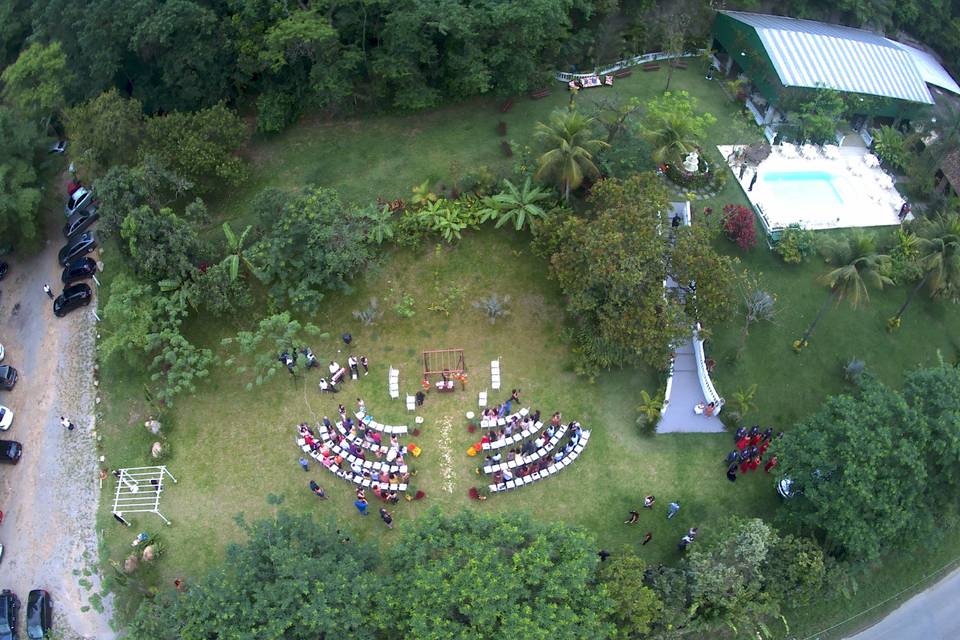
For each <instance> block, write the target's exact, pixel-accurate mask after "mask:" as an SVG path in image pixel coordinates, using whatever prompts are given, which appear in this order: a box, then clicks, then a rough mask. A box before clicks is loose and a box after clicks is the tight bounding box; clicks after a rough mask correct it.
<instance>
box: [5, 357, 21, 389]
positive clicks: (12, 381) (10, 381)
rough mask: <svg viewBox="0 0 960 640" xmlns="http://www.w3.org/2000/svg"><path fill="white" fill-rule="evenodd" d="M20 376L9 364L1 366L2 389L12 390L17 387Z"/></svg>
mask: <svg viewBox="0 0 960 640" xmlns="http://www.w3.org/2000/svg"><path fill="white" fill-rule="evenodd" d="M18 377H20V375H19V374H18V373H17V370H16V369H14V368H13V367H11V366H10V365H8V364H4V365H0V389H6V390H7V391H10V390H12V389H13V388H14V387H15V386H16V385H17V378H18Z"/></svg>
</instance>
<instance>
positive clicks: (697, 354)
mask: <svg viewBox="0 0 960 640" xmlns="http://www.w3.org/2000/svg"><path fill="white" fill-rule="evenodd" d="M693 357H694V359H695V360H696V361H697V378H698V379H699V380H700V389H701V390H702V391H703V397H704V398H706V399H707V403H710V402H712V403H713V405H714V409H713V415H719V413H720V410H721V409H722V408H723V403H724V400H723V398H721V397H720V394H719V393H717V390H716V388H714V386H713V380H711V379H710V372H709V371H707V361H706V357H705V356H704V354H703V340H701V339H700V323H699V322H698V323H697V329H696V331H694V333H693Z"/></svg>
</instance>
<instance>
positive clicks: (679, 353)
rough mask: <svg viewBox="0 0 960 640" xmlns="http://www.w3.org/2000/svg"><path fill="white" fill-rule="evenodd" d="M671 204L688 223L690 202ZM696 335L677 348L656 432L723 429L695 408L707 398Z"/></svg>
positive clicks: (670, 281)
mask: <svg viewBox="0 0 960 640" xmlns="http://www.w3.org/2000/svg"><path fill="white" fill-rule="evenodd" d="M672 207H673V209H672V210H671V212H670V218H671V219H672V218H673V217H674V216H675V215H679V216H680V218H681V219H682V220H683V223H684V224H685V225H689V224H690V203H689V202H674V203H672ZM664 285H665V286H666V287H667V288H668V289H676V288H677V287H678V284H677V283H676V282H674V281H673V279H671V278H669V277H668V278H667V281H666V282H665V283H664ZM695 339H696V336H695V335H694V336H692V337H691V338H690V340H688V341H686V342H685V343H683V344H682V345H680V346H679V347H678V348H677V349H676V352H675V353H676V355H675V357H674V360H673V372H672V374H671V376H670V380H669V382H668V383H667V395H666V399H665V410H664V412H663V414H662V416H661V418H660V423H659V424H658V425H657V433H676V432H681V433H720V432H722V431H723V430H724V427H723V423H722V422H720V418H718V417H716V416H710V417H708V416H706V415H697V414H696V413H695V412H694V410H693V408H694V407H695V406H696V405H698V404H700V403H701V402H706V401H708V400H706V398H707V397H708V394H707V393H705V392H704V389H703V385H702V384H701V382H700V378H701V375H703V376H707V373H706V370H705V369H704V370H703V372H702V374H701V373H700V369H702V368H703V367H704V364H703V362H702V357H703V347H702V345H700V346H699V349H698V345H697V344H696V342H694V340H695ZM698 351H699V352H698ZM707 380H709V377H707ZM711 387H712V385H711ZM713 393H714V394H715V392H713ZM710 399H713V398H710Z"/></svg>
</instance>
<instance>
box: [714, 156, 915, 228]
mask: <svg viewBox="0 0 960 640" xmlns="http://www.w3.org/2000/svg"><path fill="white" fill-rule="evenodd" d="M737 148H738V145H720V146H718V147H717V149H718V150H719V151H720V153H721V154H722V155H723V157H724V158H729V157H730V156H731V154H732V153H733V152H734V151H735V150H736V149H737ZM730 169H731V171H732V172H733V177H734V178H735V179H736V180H737V181H738V182H739V183H740V186H741V187H742V188H743V192H744V193H745V194H746V196H747V198H749V199H750V201H751V202H752V203H753V204H754V206H755V207H756V208H757V209H758V210H759V211H760V212H761V215H762V216H763V217H764V218H765V221H766V225H767V227H768V229H770V230H776V229H782V228H784V227H787V226H789V225H791V224H799V225H800V226H801V227H803V228H804V229H843V228H849V227H877V226H887V225H897V224H900V219H899V213H900V207H901V206H902V205H903V203H904V199H903V197H902V196H901V195H900V194H899V193H898V192H897V189H896V187H895V185H894V180H893V178H891V177H890V176H889V175H888V174H887V173H886V172H885V171H884V170H883V169H881V168H880V167H879V166H878V163H877V160H876V157H875V156H873V155H872V154H870V153H865V150H864V149H858V148H852V147H849V148H848V147H836V146H832V145H827V146H825V147H823V148H822V149H821V148H819V147H812V146H810V145H805V146H804V147H802V148H798V147H796V146H794V145H789V144H786V145H774V147H773V151H772V153H771V154H770V156H769V157H768V158H767V159H766V160H764V161H763V162H761V163H760V165H759V166H758V167H757V169H756V173H757V175H758V179H757V181H756V183H755V184H754V187H753V190H752V191H751V190H750V189H749V187H750V182H751V181H752V180H753V176H754V170H753V168H747V170H746V172H744V174H743V178H740V177H739V173H740V172H739V169H738V168H736V167H733V166H731V167H730ZM784 173H803V174H807V173H827V174H830V176H831V177H832V180H831V182H832V184H833V187H834V188H835V189H836V192H837V194H838V195H839V200H838V199H837V198H836V197H831V198H823V197H818V192H819V193H820V194H821V196H822V193H823V192H822V191H821V190H820V189H819V188H816V187H821V186H825V185H823V183H822V182H821V183H820V184H817V183H812V184H811V187H812V188H810V189H809V190H807V193H808V194H809V197H806V198H805V197H803V194H804V190H803V189H798V188H796V187H797V186H798V185H797V184H792V185H785V184H784V183H783V182H780V183H779V184H780V185H783V187H790V188H789V189H788V188H781V189H778V188H777V186H778V182H777V181H772V182H769V183H768V182H765V181H764V179H763V178H764V175H767V174H784Z"/></svg>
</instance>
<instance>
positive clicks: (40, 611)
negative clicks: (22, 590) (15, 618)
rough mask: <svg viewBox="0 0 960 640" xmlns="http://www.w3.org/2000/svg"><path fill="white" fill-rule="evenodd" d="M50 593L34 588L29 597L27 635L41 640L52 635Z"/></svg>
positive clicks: (35, 639)
mask: <svg viewBox="0 0 960 640" xmlns="http://www.w3.org/2000/svg"><path fill="white" fill-rule="evenodd" d="M51 608H52V605H51V603H50V594H49V593H47V592H46V591H44V590H43V589H34V590H33V591H31V592H30V595H29V596H28V597H27V637H28V638H31V640H41V639H42V638H49V637H50V624H51V619H52V617H53V611H52V610H51Z"/></svg>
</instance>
